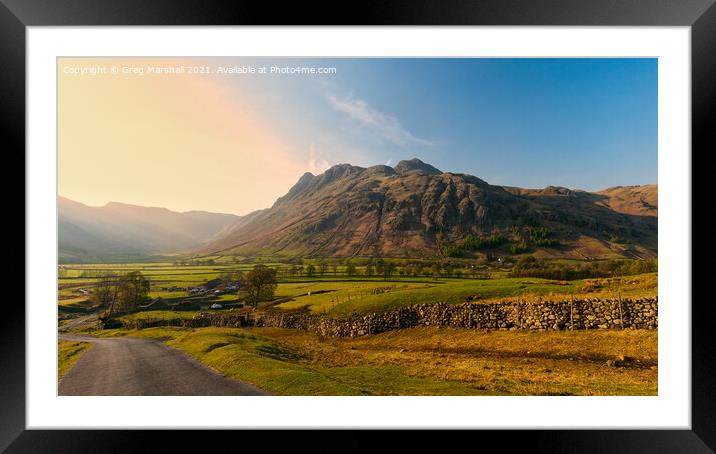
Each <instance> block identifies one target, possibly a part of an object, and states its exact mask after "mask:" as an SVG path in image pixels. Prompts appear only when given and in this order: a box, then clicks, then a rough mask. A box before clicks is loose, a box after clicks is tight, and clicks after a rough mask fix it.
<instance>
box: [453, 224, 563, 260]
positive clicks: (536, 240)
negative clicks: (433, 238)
mask: <svg viewBox="0 0 716 454" xmlns="http://www.w3.org/2000/svg"><path fill="white" fill-rule="evenodd" d="M504 244H511V245H510V247H509V250H510V253H511V254H513V255H517V254H522V253H525V252H527V251H528V250H529V248H530V246H533V247H556V246H559V241H558V240H557V239H556V238H554V235H553V232H552V229H550V228H548V227H544V226H542V227H535V226H524V227H521V228H520V227H517V226H513V227H512V228H511V229H510V230H509V231H507V233H503V232H500V231H493V232H492V233H491V234H490V235H488V236H476V235H472V234H468V235H466V236H465V237H464V238H463V239H462V240H460V241H457V242H452V243H446V244H445V245H444V246H443V247H442V253H443V255H444V256H445V257H448V258H458V257H465V256H467V255H468V254H469V253H470V252H475V251H483V250H490V249H496V248H499V247H500V246H502V245H504Z"/></svg>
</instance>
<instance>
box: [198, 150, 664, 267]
mask: <svg viewBox="0 0 716 454" xmlns="http://www.w3.org/2000/svg"><path fill="white" fill-rule="evenodd" d="M656 196H657V187H656V186H640V187H628V188H610V189H607V190H605V191H601V192H598V193H590V192H586V191H581V190H572V189H567V188H562V187H555V186H549V187H547V188H544V189H522V188H515V187H503V186H495V185H490V184H488V183H487V182H485V181H483V180H481V179H479V178H477V177H475V176H472V175H466V174H459V173H449V172H442V171H440V170H438V169H437V168H435V167H433V166H431V165H429V164H426V163H424V162H422V161H420V160H419V159H412V160H409V161H401V162H399V163H398V164H397V165H396V166H395V168H392V167H389V166H385V165H378V166H373V167H368V168H364V167H358V166H353V165H350V164H339V165H336V166H333V167H331V168H330V169H328V170H326V171H325V172H324V173H323V174H320V175H313V174H311V173H306V174H304V175H303V176H302V177H301V178H300V179H299V180H298V181H297V182H296V184H295V185H294V186H293V187H292V188H291V189H290V190H289V191H288V192H287V193H286V195H284V196H283V197H280V198H279V199H278V200H276V202H275V203H274V205H273V206H272V207H271V208H269V209H265V210H260V211H256V212H253V213H251V214H249V215H247V216H244V217H243V218H241V219H240V220H238V221H236V222H235V223H234V224H233V225H231V226H230V227H227V228H226V229H224V231H223V232H222V234H221V235H219V236H218V237H217V239H216V240H215V241H212V242H210V243H208V244H207V245H206V246H202V247H201V248H199V249H198V250H197V252H200V253H205V254H214V253H218V254H227V255H229V254H238V255H282V256H303V257H321V256H333V257H353V256H396V257H420V256H423V257H425V256H427V257H435V256H441V255H444V254H445V251H446V250H447V249H446V246H458V248H460V247H462V246H461V245H463V244H467V243H466V240H467V241H469V238H470V236H472V237H477V238H480V239H486V238H487V237H488V236H489V235H491V234H493V233H500V234H501V235H502V236H504V237H505V238H506V239H507V241H505V240H504V239H503V241H501V242H500V243H501V244H496V245H494V249H495V252H496V253H509V251H510V250H511V249H512V245H515V244H520V243H523V241H522V240H523V239H524V242H526V243H527V245H528V247H529V250H530V252H531V253H535V254H536V255H538V256H539V255H542V256H550V257H570V258H582V259H583V258H607V257H642V258H646V257H654V256H656V254H657V203H656ZM542 227H543V229H541V230H538V229H540V228H542ZM535 235H536V236H535ZM490 247H492V245H491V246H490ZM477 249H479V250H480V252H479V253H485V252H490V251H489V248H488V249H485V248H482V247H480V248H477ZM453 252H454V251H453ZM457 252H458V254H459V255H463V256H468V257H469V256H476V255H477V254H479V253H478V252H476V251H475V250H474V249H472V250H470V249H469V248H467V249H465V250H462V249H460V250H458V251H457Z"/></svg>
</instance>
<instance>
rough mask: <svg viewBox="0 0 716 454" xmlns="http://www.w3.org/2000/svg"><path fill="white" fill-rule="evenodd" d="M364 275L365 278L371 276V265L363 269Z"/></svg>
mask: <svg viewBox="0 0 716 454" xmlns="http://www.w3.org/2000/svg"><path fill="white" fill-rule="evenodd" d="M365 275H366V276H372V275H373V265H371V264H370V263H369V264H368V265H367V266H366V267H365Z"/></svg>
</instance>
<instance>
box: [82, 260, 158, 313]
mask: <svg viewBox="0 0 716 454" xmlns="http://www.w3.org/2000/svg"><path fill="white" fill-rule="evenodd" d="M149 289H150V282H149V280H148V279H147V278H145V277H144V276H143V275H142V273H141V272H139V271H132V272H131V273H127V274H125V275H121V276H120V275H115V274H105V275H103V276H101V277H100V279H99V281H98V282H97V284H96V285H95V288H94V292H93V293H92V300H93V301H95V302H97V303H98V304H100V305H106V306H107V310H106V312H105V313H106V316H108V317H111V316H113V315H116V314H120V313H125V312H131V311H133V310H136V309H137V306H139V305H140V304H141V303H144V302H145V301H147V300H148V299H149V298H148V297H149Z"/></svg>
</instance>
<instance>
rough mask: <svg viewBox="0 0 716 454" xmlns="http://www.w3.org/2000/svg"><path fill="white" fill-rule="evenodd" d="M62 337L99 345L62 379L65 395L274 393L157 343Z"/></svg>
mask: <svg viewBox="0 0 716 454" xmlns="http://www.w3.org/2000/svg"><path fill="white" fill-rule="evenodd" d="M59 336H60V340H65V341H80V342H92V343H93V344H94V345H93V346H92V348H90V349H89V350H87V351H86V352H85V353H84V354H83V355H82V357H80V359H79V360H78V361H77V363H75V365H74V366H73V367H72V368H71V369H70V370H69V372H67V374H66V375H65V376H64V377H63V378H62V380H60V384H59V392H58V393H59V395H61V396H261V395H269V393H267V392H265V391H263V390H261V389H259V388H256V387H255V386H253V385H250V384H248V383H244V382H241V381H238V380H232V379H230V378H226V377H224V376H222V375H220V374H218V373H217V372H215V371H213V370H211V369H209V368H208V367H206V366H204V365H203V364H201V363H200V362H198V361H196V360H195V359H193V358H191V357H190V356H189V355H187V354H185V353H183V352H181V351H179V350H176V349H173V348H171V347H168V346H166V345H164V343H162V342H161V341H160V340H157V339H141V338H131V337H115V338H96V337H91V336H80V335H74V334H65V333H60V334H59Z"/></svg>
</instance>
